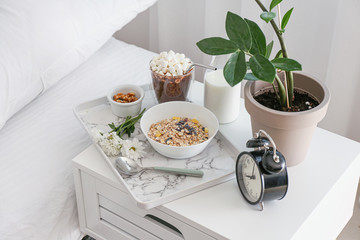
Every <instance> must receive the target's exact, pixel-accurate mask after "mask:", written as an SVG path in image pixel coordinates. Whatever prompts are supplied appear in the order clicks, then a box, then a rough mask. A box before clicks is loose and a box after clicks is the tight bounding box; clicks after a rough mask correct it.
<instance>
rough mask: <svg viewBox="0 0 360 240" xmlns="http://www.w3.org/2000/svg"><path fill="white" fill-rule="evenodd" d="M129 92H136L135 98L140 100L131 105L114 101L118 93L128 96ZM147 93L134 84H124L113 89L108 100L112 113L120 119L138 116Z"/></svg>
mask: <svg viewBox="0 0 360 240" xmlns="http://www.w3.org/2000/svg"><path fill="white" fill-rule="evenodd" d="M129 92H134V93H135V97H137V98H138V100H136V101H135V102H131V103H119V102H115V101H114V100H113V96H114V95H116V94H118V93H124V94H127V93H129ZM144 95H145V92H144V90H143V89H142V88H141V87H139V86H137V85H133V84H122V85H119V86H117V87H114V88H112V89H111V90H110V91H109V93H108V95H107V99H108V101H109V102H110V107H111V111H112V112H113V114H115V115H116V116H118V117H127V116H132V117H133V116H136V115H137V114H139V113H140V110H141V104H142V100H143V99H144Z"/></svg>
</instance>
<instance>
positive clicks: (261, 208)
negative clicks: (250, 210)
mask: <svg viewBox="0 0 360 240" xmlns="http://www.w3.org/2000/svg"><path fill="white" fill-rule="evenodd" d="M259 207H260V209H259V210H260V211H262V210H264V203H263V202H260V203H259Z"/></svg>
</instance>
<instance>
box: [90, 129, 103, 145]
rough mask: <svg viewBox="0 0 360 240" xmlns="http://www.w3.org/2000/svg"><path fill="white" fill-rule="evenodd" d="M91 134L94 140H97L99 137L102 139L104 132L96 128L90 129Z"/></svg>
mask: <svg viewBox="0 0 360 240" xmlns="http://www.w3.org/2000/svg"><path fill="white" fill-rule="evenodd" d="M91 132H92V136H93V138H94V140H95V141H96V142H99V141H100V140H101V139H103V136H104V134H103V133H102V132H100V131H99V129H97V128H93V129H91Z"/></svg>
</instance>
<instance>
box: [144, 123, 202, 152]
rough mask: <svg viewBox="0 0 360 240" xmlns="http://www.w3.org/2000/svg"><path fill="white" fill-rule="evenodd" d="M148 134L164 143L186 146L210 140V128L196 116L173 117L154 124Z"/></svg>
mask: <svg viewBox="0 0 360 240" xmlns="http://www.w3.org/2000/svg"><path fill="white" fill-rule="evenodd" d="M148 136H149V137H150V138H151V139H153V140H155V141H157V142H159V143H162V144H166V145H170V146H177V147H185V146H191V145H195V144H199V143H202V142H205V141H206V140H208V139H209V130H208V129H207V128H206V127H204V126H202V125H201V124H200V123H199V121H198V120H197V119H195V118H192V119H191V118H187V117H173V118H167V119H164V120H161V121H159V122H157V123H154V124H152V125H151V127H150V129H149V132H148Z"/></svg>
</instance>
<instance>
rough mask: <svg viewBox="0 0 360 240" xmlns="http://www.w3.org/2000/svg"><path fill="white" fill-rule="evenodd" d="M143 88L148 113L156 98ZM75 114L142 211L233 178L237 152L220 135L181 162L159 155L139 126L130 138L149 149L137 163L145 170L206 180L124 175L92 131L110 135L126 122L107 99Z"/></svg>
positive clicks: (80, 107)
mask: <svg viewBox="0 0 360 240" xmlns="http://www.w3.org/2000/svg"><path fill="white" fill-rule="evenodd" d="M142 88H144V90H145V97H144V100H143V105H142V108H146V109H149V108H150V107H151V106H154V105H155V104H156V102H155V99H154V94H153V93H152V92H150V90H149V86H142ZM74 113H75V116H76V117H77V119H78V120H79V121H80V123H81V125H82V126H83V127H84V128H85V130H86V131H87V133H88V134H89V136H90V137H91V139H92V141H93V142H94V144H95V146H96V148H97V149H98V151H99V152H100V154H101V155H102V156H103V157H104V160H105V161H106V163H107V164H108V165H109V167H110V169H111V170H112V172H113V173H114V174H115V176H116V177H117V178H118V180H119V182H120V184H122V185H123V186H124V187H125V189H126V190H127V191H128V193H129V195H130V196H131V197H132V198H133V199H134V201H135V202H136V204H137V206H138V207H140V208H144V209H149V208H153V207H156V206H159V205H162V204H164V203H167V202H170V201H173V200H175V199H178V198H180V197H183V196H186V195H188V194H191V193H194V192H197V191H199V190H202V189H205V188H208V187H210V186H213V185H216V184H219V183H221V182H224V181H227V180H229V179H231V178H233V177H234V174H233V173H234V169H235V159H236V157H237V155H238V151H237V150H236V149H235V147H234V146H233V145H232V144H231V143H230V142H229V141H228V140H227V139H226V138H225V137H224V136H223V135H222V134H221V133H220V132H218V134H217V135H216V136H215V138H214V139H213V140H212V142H211V143H210V144H209V145H208V146H207V148H206V149H205V150H204V151H203V152H202V153H200V154H198V155H197V156H195V157H192V158H188V159H181V160H179V159H170V158H166V157H164V156H162V155H160V154H158V153H157V152H156V151H155V150H154V149H153V148H152V147H151V146H150V144H149V143H148V142H147V140H146V138H145V136H144V134H143V133H142V131H141V130H140V126H139V123H137V125H136V129H135V132H134V133H133V135H132V136H131V137H136V138H138V139H139V141H141V142H142V143H143V144H144V145H145V146H146V148H145V151H146V154H145V156H144V157H143V158H142V159H141V160H139V161H138V163H139V164H140V165H142V166H144V167H148V166H164V167H178V168H194V169H195V168H196V169H199V170H202V171H204V176H203V177H202V178H195V177H188V176H177V175H169V174H167V173H160V172H155V171H145V172H143V173H140V174H136V175H134V176H126V175H121V174H119V172H118V171H117V170H116V168H115V167H114V160H115V158H116V157H108V156H107V155H106V154H105V153H104V151H103V150H102V149H101V147H100V146H99V145H98V144H97V143H96V140H95V139H94V137H93V136H92V134H93V128H98V129H99V130H101V131H103V132H109V131H110V130H111V129H110V127H108V124H109V123H112V122H114V123H115V124H116V125H119V124H120V123H121V122H122V120H123V119H122V118H119V117H117V116H115V115H113V114H112V112H111V109H110V104H109V102H108V100H107V98H106V97H102V98H98V99H95V100H92V101H89V102H85V103H82V104H79V105H78V106H76V107H75V108H74Z"/></svg>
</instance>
